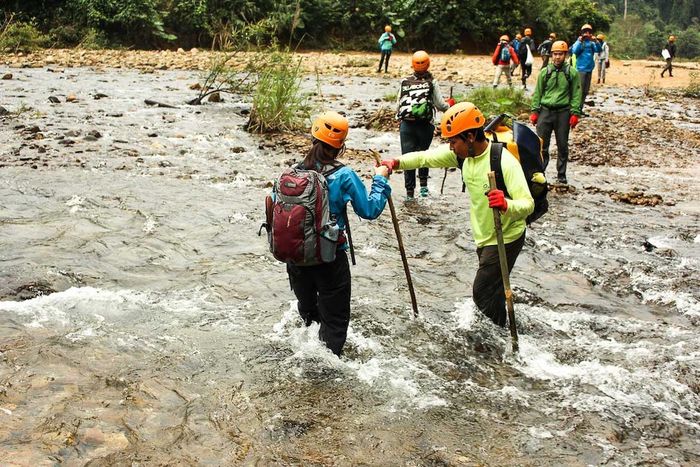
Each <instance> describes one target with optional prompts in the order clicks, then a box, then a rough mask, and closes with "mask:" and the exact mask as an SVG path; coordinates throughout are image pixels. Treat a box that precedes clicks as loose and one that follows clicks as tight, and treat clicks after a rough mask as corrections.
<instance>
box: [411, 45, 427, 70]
mask: <svg viewBox="0 0 700 467" xmlns="http://www.w3.org/2000/svg"><path fill="white" fill-rule="evenodd" d="M411 65H412V66H413V70H414V71H417V72H419V73H422V72H424V71H428V68H430V56H429V55H428V52H426V51H425V50H419V51H417V52H416V53H414V54H413V58H412V59H411Z"/></svg>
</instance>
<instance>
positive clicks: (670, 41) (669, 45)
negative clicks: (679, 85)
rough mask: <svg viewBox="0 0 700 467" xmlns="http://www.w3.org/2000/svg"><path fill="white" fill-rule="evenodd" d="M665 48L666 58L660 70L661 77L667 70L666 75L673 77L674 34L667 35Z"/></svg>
mask: <svg viewBox="0 0 700 467" xmlns="http://www.w3.org/2000/svg"><path fill="white" fill-rule="evenodd" d="M666 50H668V58H666V66H665V67H664V69H663V70H662V71H661V77H662V78H663V77H664V73H666V72H667V71H668V76H669V77H670V78H673V59H674V58H675V57H676V36H668V43H667V44H666Z"/></svg>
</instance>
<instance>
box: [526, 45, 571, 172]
mask: <svg viewBox="0 0 700 467" xmlns="http://www.w3.org/2000/svg"><path fill="white" fill-rule="evenodd" d="M568 51H569V47H568V46H567V45H566V42H564V41H556V42H555V43H554V44H552V63H550V64H549V65H547V67H546V68H543V69H542V71H540V74H539V76H538V77H537V86H536V87H535V92H534V93H533V94H532V104H531V111H532V113H531V114H530V121H531V122H532V124H533V125H536V126H537V135H538V136H539V137H540V138H542V156H543V158H544V166H545V168H546V167H547V165H549V142H550V139H551V137H552V131H554V136H555V138H556V140H557V179H558V181H559V183H563V184H566V183H568V182H567V180H566V164H567V162H568V161H569V129H570V128H571V129H573V128H575V127H576V125H578V121H579V118H580V117H581V81H580V78H579V74H578V72H577V71H576V69H575V68H573V67H572V66H571V65H568V64H566V63H565V62H566V54H567V52H568Z"/></svg>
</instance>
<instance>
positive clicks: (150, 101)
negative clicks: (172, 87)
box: [143, 99, 177, 109]
mask: <svg viewBox="0 0 700 467" xmlns="http://www.w3.org/2000/svg"><path fill="white" fill-rule="evenodd" d="M143 102H144V104H146V105H150V106H156V107H164V108H166V109H177V107H176V106H174V105H170V104H164V103H162V102H158V101H154V100H153V99H145V100H144V101H143Z"/></svg>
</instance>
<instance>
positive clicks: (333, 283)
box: [287, 251, 351, 355]
mask: <svg viewBox="0 0 700 467" xmlns="http://www.w3.org/2000/svg"><path fill="white" fill-rule="evenodd" d="M287 273H288V274H289V284H290V285H291V287H292V290H294V295H296V297H297V299H298V300H299V314H300V315H301V317H302V319H303V320H304V322H305V323H306V325H307V326H310V325H311V323H313V322H316V323H321V329H320V330H319V333H318V334H319V338H320V339H321V340H322V341H323V342H325V344H326V347H328V348H329V349H331V351H332V352H333V353H334V354H336V355H340V353H341V352H342V350H343V345H345V339H346V337H347V333H348V325H349V324H350V285H351V284H350V282H351V280H350V265H349V264H348V255H347V253H345V251H338V253H337V256H336V258H335V261H334V262H332V263H325V264H319V265H317V266H294V265H291V264H288V265H287Z"/></svg>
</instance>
